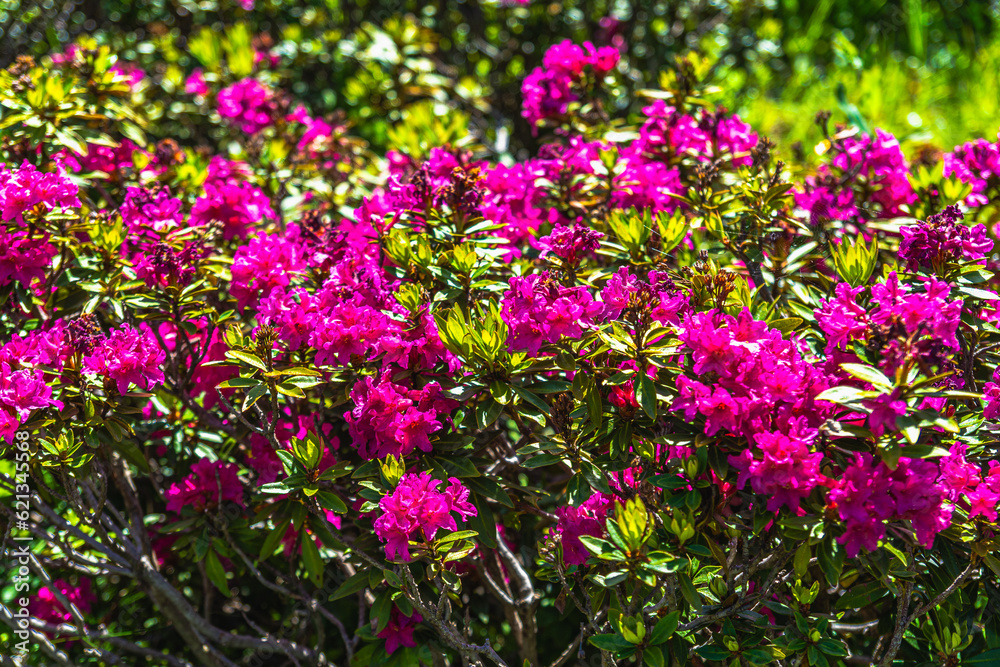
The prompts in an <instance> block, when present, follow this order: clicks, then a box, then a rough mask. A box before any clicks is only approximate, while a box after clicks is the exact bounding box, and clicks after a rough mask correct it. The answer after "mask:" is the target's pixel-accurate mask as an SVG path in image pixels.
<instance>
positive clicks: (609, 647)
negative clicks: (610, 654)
mask: <svg viewBox="0 0 1000 667" xmlns="http://www.w3.org/2000/svg"><path fill="white" fill-rule="evenodd" d="M589 641H590V643H591V644H593V645H594V646H596V647H597V648H599V649H601V650H602V651H625V650H628V649H631V648H634V647H633V646H632V644H630V643H629V642H627V641H625V638H624V637H621V636H619V635H615V634H610V635H594V636H593V637H591V638H590V639H589Z"/></svg>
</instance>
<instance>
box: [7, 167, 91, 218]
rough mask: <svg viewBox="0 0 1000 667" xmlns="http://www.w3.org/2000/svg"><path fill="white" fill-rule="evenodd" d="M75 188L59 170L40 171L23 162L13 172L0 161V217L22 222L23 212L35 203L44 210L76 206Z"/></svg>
mask: <svg viewBox="0 0 1000 667" xmlns="http://www.w3.org/2000/svg"><path fill="white" fill-rule="evenodd" d="M78 191H79V190H78V188H77V187H76V185H75V184H74V183H73V182H72V181H70V180H69V179H68V178H66V175H65V174H63V173H62V172H58V173H45V172H41V171H38V170H37V169H36V168H35V166H34V165H32V164H31V163H30V162H27V161H26V162H24V163H23V164H22V165H21V167H20V168H19V169H17V170H16V171H14V170H11V169H8V168H7V166H6V165H2V164H0V220H2V221H4V222H7V221H10V220H16V221H17V222H19V223H23V222H24V214H25V213H26V212H28V211H30V210H32V209H34V208H35V207H39V206H40V207H42V208H44V209H46V210H50V209H54V208H76V207H79V206H80V198H79V197H78V196H77V193H78Z"/></svg>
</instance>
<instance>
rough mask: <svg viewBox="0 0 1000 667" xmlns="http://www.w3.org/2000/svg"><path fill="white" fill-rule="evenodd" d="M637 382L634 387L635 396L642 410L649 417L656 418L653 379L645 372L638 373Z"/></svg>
mask: <svg viewBox="0 0 1000 667" xmlns="http://www.w3.org/2000/svg"><path fill="white" fill-rule="evenodd" d="M638 375H639V383H638V384H637V385H636V387H635V398H636V400H637V401H639V405H641V406H642V411H643V412H645V413H646V415H647V416H648V417H649V418H650V419H656V389H655V388H654V387H653V381H652V380H651V379H650V377H649V376H648V375H646V374H645V373H642V372H640V373H638Z"/></svg>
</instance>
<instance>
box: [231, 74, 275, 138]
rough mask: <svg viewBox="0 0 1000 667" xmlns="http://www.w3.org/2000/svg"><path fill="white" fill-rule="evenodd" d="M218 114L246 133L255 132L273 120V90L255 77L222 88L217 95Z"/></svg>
mask: <svg viewBox="0 0 1000 667" xmlns="http://www.w3.org/2000/svg"><path fill="white" fill-rule="evenodd" d="M218 109H219V115H220V116H222V117H223V118H228V119H229V120H230V121H231V122H232V123H233V124H234V125H235V126H236V127H238V128H239V129H241V130H242V131H243V132H246V133H247V134H256V133H257V132H260V131H261V130H263V129H264V128H265V127H268V126H269V125H271V124H272V123H273V122H274V114H275V113H276V111H277V107H276V104H275V102H274V92H273V91H272V90H271V89H269V88H268V87H267V86H265V85H264V84H262V83H261V82H260V81H257V80H256V79H252V78H249V79H243V80H241V81H237V82H236V83H234V84H232V85H231V86H228V87H226V88H223V89H222V90H220V91H219V97H218Z"/></svg>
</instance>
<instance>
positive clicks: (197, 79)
mask: <svg viewBox="0 0 1000 667" xmlns="http://www.w3.org/2000/svg"><path fill="white" fill-rule="evenodd" d="M184 92H185V93H188V94H189V95H200V96H202V97H204V96H205V95H208V93H209V92H210V89H209V87H208V84H207V83H205V77H204V76H203V74H202V71H201V68H200V67H199V68H196V69H195V70H194V71H193V72H191V75H190V76H188V78H187V80H186V81H184Z"/></svg>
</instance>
